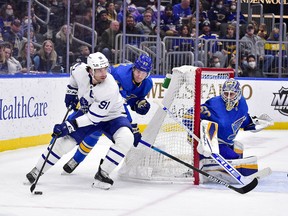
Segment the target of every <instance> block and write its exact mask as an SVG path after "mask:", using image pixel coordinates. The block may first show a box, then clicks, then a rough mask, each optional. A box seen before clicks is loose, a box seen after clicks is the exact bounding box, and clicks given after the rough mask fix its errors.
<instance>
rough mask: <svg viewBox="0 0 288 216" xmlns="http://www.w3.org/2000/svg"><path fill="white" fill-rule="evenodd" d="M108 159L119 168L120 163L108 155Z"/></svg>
mask: <svg viewBox="0 0 288 216" xmlns="http://www.w3.org/2000/svg"><path fill="white" fill-rule="evenodd" d="M106 158H107V159H108V160H109V161H110V162H112V163H113V164H115V165H116V166H118V164H119V163H118V162H116V161H115V160H113V159H112V158H110V157H109V156H108V155H106Z"/></svg>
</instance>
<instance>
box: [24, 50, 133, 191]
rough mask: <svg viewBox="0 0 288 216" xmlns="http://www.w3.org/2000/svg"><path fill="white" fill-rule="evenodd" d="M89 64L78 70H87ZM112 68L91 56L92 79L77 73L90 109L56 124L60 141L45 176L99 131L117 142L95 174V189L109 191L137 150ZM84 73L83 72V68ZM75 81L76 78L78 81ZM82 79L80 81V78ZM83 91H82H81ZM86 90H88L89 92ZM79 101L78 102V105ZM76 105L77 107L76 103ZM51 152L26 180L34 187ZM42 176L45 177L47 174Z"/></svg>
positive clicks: (99, 55)
mask: <svg viewBox="0 0 288 216" xmlns="http://www.w3.org/2000/svg"><path fill="white" fill-rule="evenodd" d="M84 66H85V64H83V63H82V64H79V65H78V66H75V68H74V70H76V68H77V67H84ZM108 66H109V63H108V60H107V58H106V57H105V56H104V55H103V54H102V53H94V54H90V55H89V57H88V60H87V65H86V68H87V71H88V72H89V74H88V73H87V72H86V73H87V74H88V79H87V77H86V76H85V74H81V75H80V73H83V70H80V71H81V72H80V71H79V74H78V73H75V72H74V73H73V70H72V75H73V76H76V77H77V76H80V77H81V76H83V77H81V78H83V80H86V81H87V82H84V81H83V80H82V81H81V83H78V84H79V85H78V92H79V90H80V89H81V90H80V92H82V94H83V96H82V97H81V98H80V103H81V107H82V106H86V111H87V113H85V112H83V111H82V110H81V109H80V110H79V111H77V112H76V113H74V114H73V116H70V117H69V118H68V119H67V120H66V121H65V122H63V123H62V124H56V125H55V126H54V129H53V136H54V137H55V138H56V139H57V140H56V142H55V145H54V148H53V149H52V151H51V154H50V156H49V158H48V160H47V163H46V164H45V167H44V169H43V173H45V172H46V171H47V170H48V169H49V168H51V167H52V166H53V165H54V164H55V163H56V162H57V161H58V160H59V159H60V158H61V157H62V156H63V155H64V154H66V153H68V152H69V151H71V150H72V149H73V148H74V147H75V145H78V144H79V143H81V141H82V140H83V139H84V138H85V137H87V136H88V135H90V134H92V133H94V132H95V131H99V134H102V133H104V134H105V135H106V136H107V137H108V138H109V139H111V140H112V141H113V142H114V145H113V146H111V147H110V149H109V151H108V152H107V155H106V157H105V159H101V162H100V165H99V169H98V172H97V173H96V174H95V177H94V179H95V180H94V183H93V187H98V188H102V189H109V188H110V187H111V186H112V185H113V180H112V179H110V177H109V174H110V173H111V172H112V171H113V170H114V169H115V168H116V167H117V165H118V164H119V163H120V162H121V160H122V159H123V158H124V157H125V155H126V153H127V152H128V151H129V149H130V148H131V147H132V146H133V141H134V136H133V133H132V129H131V125H130V122H129V120H128V119H127V117H126V114H125V110H124V106H123V102H124V101H123V98H122V96H121V94H120V93H119V88H118V85H117V84H116V82H115V80H114V78H113V77H112V75H111V74H109V73H107V68H108ZM82 69H83V68H82ZM84 72H85V71H84ZM74 78H75V77H74ZM78 78H79V77H78ZM79 87H80V88H79ZM85 89H88V90H86V92H85ZM76 101H77V99H75V102H76ZM75 104H76V103H75ZM48 152H49V147H48V149H47V150H46V151H45V152H44V153H43V154H42V155H41V157H40V159H39V160H38V163H37V164H36V166H35V167H34V168H33V169H32V171H31V172H29V173H28V174H27V175H26V177H27V178H28V180H29V182H30V183H33V182H34V181H35V179H36V178H37V175H39V170H40V169H41V167H42V165H43V162H44V160H45V158H46V155H47V154H48ZM43 173H41V174H43Z"/></svg>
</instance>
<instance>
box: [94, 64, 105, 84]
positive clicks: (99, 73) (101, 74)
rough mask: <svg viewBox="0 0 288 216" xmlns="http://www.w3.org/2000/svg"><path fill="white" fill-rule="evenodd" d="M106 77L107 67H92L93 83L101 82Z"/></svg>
mask: <svg viewBox="0 0 288 216" xmlns="http://www.w3.org/2000/svg"><path fill="white" fill-rule="evenodd" d="M106 77H107V67H105V68H101V69H94V74H93V78H94V79H93V84H97V83H101V82H103V81H104V80H105V79H106Z"/></svg>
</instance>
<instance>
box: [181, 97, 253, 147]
mask: <svg viewBox="0 0 288 216" xmlns="http://www.w3.org/2000/svg"><path fill="white" fill-rule="evenodd" d="M192 115H193V109H190V110H188V112H187V113H186V114H185V115H184V120H183V123H184V124H185V125H188V124H189V122H188V121H191V117H189V116H192ZM200 118H201V119H206V120H209V121H213V122H216V123H217V124H218V141H219V144H228V145H233V140H234V139H235V137H236V135H237V133H238V131H239V129H240V128H243V129H244V130H252V129H253V128H254V129H255V127H254V126H255V125H254V124H253V122H252V120H251V117H250V115H249V113H248V106H247V103H246V100H245V98H244V97H243V96H242V97H241V99H240V100H239V102H238V105H236V106H235V107H234V108H233V109H232V110H231V111H227V110H226V105H225V102H224V101H223V99H222V98H221V96H216V97H213V98H211V99H209V100H207V101H206V102H205V103H204V104H202V105H201V113H200ZM190 129H192V128H190Z"/></svg>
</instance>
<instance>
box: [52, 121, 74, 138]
mask: <svg viewBox="0 0 288 216" xmlns="http://www.w3.org/2000/svg"><path fill="white" fill-rule="evenodd" d="M77 128H78V126H77V123H76V120H67V121H65V122H63V123H62V124H56V125H55V126H54V129H53V134H52V137H64V136H66V135H68V134H70V133H72V132H74V131H75V130H76V129H77Z"/></svg>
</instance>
